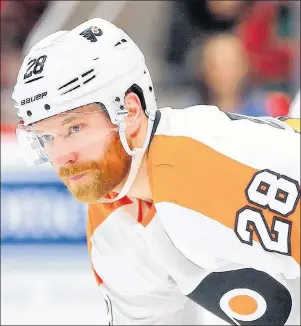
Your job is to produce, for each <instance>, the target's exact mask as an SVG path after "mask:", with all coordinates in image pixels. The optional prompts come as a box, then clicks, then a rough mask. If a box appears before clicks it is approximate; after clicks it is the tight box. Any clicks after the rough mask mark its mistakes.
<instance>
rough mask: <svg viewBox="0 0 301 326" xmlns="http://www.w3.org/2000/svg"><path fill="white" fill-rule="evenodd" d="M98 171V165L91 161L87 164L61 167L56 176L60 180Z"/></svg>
mask: <svg viewBox="0 0 301 326" xmlns="http://www.w3.org/2000/svg"><path fill="white" fill-rule="evenodd" d="M99 169H100V164H99V163H98V162H97V161H92V162H88V163H81V164H79V163H74V164H73V165H71V166H68V167H61V168H60V169H59V171H58V174H59V176H60V177H61V178H68V177H72V176H74V175H78V174H82V173H87V172H91V171H95V170H99Z"/></svg>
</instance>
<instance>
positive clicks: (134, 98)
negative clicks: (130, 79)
mask: <svg viewBox="0 0 301 326" xmlns="http://www.w3.org/2000/svg"><path fill="white" fill-rule="evenodd" d="M124 104H125V107H126V109H127V110H128V112H129V114H128V116H127V117H126V118H125V120H126V134H127V136H128V137H131V138H132V137H135V136H136V135H137V133H138V132H139V130H140V128H141V125H142V120H143V115H144V113H143V109H142V105H141V102H140V99H139V96H138V95H137V94H135V93H133V92H130V93H129V94H127V95H126V96H125V99H124Z"/></svg>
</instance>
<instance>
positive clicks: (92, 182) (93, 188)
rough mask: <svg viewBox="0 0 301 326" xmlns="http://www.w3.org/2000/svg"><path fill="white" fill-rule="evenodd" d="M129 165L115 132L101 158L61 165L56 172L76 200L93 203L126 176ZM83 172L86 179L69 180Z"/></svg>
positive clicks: (126, 155)
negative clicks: (87, 176) (65, 165)
mask: <svg viewBox="0 0 301 326" xmlns="http://www.w3.org/2000/svg"><path fill="white" fill-rule="evenodd" d="M129 145H131V144H129ZM130 147H131V146H130ZM130 165H131V156H129V155H128V154H127V152H126V151H125V150H124V148H123V146H122V144H121V141H120V138H119V135H118V133H116V134H113V135H112V139H111V140H110V141H109V142H108V144H107V149H106V150H105V152H104V155H103V159H101V160H99V161H88V162H85V163H75V164H73V165H70V166H69V167H62V168H60V169H59V172H58V173H59V176H60V178H61V179H62V181H63V182H64V183H65V185H66V186H67V187H68V189H69V191H70V192H71V193H72V195H73V196H74V197H75V198H76V199H77V200H80V201H82V202H86V203H95V202H96V201H97V200H98V199H100V198H104V197H105V196H107V195H108V194H109V192H111V191H112V190H113V189H115V188H116V187H117V186H118V185H119V184H120V183H121V182H122V181H123V180H124V179H125V178H126V176H127V174H128V172H129V169H130ZM83 173H88V174H89V180H88V181H86V180H85V181H82V182H81V181H80V180H79V181H77V182H76V183H75V184H72V182H70V180H69V177H70V176H74V175H79V174H83Z"/></svg>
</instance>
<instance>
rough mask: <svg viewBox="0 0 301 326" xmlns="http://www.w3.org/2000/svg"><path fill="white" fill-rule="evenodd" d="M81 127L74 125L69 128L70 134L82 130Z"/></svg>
mask: <svg viewBox="0 0 301 326" xmlns="http://www.w3.org/2000/svg"><path fill="white" fill-rule="evenodd" d="M82 127H83V125H75V126H72V127H71V128H70V133H71V134H72V133H75V132H79V131H80V130H81V129H82Z"/></svg>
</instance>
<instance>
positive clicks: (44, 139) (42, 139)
mask: <svg viewBox="0 0 301 326" xmlns="http://www.w3.org/2000/svg"><path fill="white" fill-rule="evenodd" d="M39 138H40V140H41V141H42V142H43V143H47V142H49V141H50V140H53V138H54V137H53V136H52V135H47V134H46V135H42V136H39Z"/></svg>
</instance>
